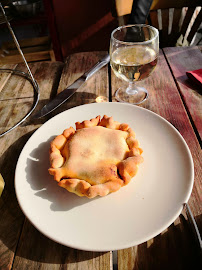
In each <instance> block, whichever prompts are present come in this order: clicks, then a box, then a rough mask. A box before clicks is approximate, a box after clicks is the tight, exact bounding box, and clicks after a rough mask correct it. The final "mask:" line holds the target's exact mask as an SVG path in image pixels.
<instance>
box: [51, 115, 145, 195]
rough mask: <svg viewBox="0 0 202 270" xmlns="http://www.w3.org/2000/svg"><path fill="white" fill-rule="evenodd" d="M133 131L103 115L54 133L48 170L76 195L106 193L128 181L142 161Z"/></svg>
mask: <svg viewBox="0 0 202 270" xmlns="http://www.w3.org/2000/svg"><path fill="white" fill-rule="evenodd" d="M141 153H142V149H141V148H139V142H138V141H137V140H136V139H135V133H134V131H133V130H132V129H130V128H129V126H128V125H127V124H120V123H119V122H116V121H114V120H113V118H112V117H107V116H106V115H105V116H104V117H103V118H102V120H100V116H97V117H96V118H94V119H91V120H85V121H83V122H82V123H80V122H77V123H76V130H74V129H73V128H72V127H70V128H69V129H66V130H64V132H63V134H62V135H59V136H57V137H56V138H55V139H54V140H53V141H52V142H51V147H50V163H51V168H50V169H49V173H50V174H52V175H54V179H55V180H56V181H58V184H59V185H60V186H61V187H64V188H65V189H67V190H68V191H70V192H73V193H75V194H77V195H79V196H87V197H89V198H93V197H95V196H97V195H100V196H105V195H107V194H108V193H110V192H114V191H117V190H118V189H119V188H120V187H121V186H123V185H126V184H128V182H129V181H130V180H131V178H132V177H133V176H134V175H135V174H136V172H137V168H138V164H139V163H141V162H142V161H143V158H142V156H141Z"/></svg>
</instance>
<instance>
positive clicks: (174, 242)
mask: <svg viewBox="0 0 202 270" xmlns="http://www.w3.org/2000/svg"><path fill="white" fill-rule="evenodd" d="M179 220H180V223H179V224H178V225H174V223H172V224H171V225H170V226H169V227H168V229H167V230H165V231H164V232H163V233H161V234H160V235H158V236H156V237H155V238H154V239H152V240H151V241H148V242H145V243H143V244H141V245H139V246H137V247H136V251H135V252H136V254H137V255H136V260H135V261H131V262H130V264H131V265H133V267H131V268H130V269H131V270H132V269H133V270H135V269H151V270H153V269H155V270H161V269H164V270H170V269H183V270H186V269H187V270H188V269H189V270H190V269H201V267H200V265H201V266H202V258H201V250H200V247H199V244H198V242H197V240H196V238H195V235H194V233H193V231H192V230H191V226H190V224H189V223H188V221H187V220H186V219H185V217H184V216H183V215H182V214H181V215H180V216H179ZM195 220H196V222H197V223H198V224H200V220H201V216H198V217H196V218H195ZM182 229H183V233H182ZM199 229H200V228H199ZM182 234H183V235H182ZM134 249H135V248H134Z"/></svg>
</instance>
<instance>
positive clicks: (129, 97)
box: [110, 24, 159, 104]
mask: <svg viewBox="0 0 202 270" xmlns="http://www.w3.org/2000/svg"><path fill="white" fill-rule="evenodd" d="M158 52H159V33H158V30H157V29H156V28H154V27H152V26H150V25H145V24H135V25H125V26H120V27H118V28H116V29H115V30H114V31H113V32H112V34H111V40H110V65H111V68H112V70H113V71H114V73H115V75H116V76H117V77H118V78H120V79H123V80H124V81H126V82H128V83H129V85H128V86H127V87H125V86H122V87H120V88H119V89H118V90H117V91H116V93H115V97H116V99H117V100H118V101H121V102H127V103H132V104H140V103H142V102H143V101H145V100H146V99H147V98H148V91H147V90H146V89H145V88H144V87H140V86H137V85H136V81H141V80H143V79H145V78H147V77H148V76H149V75H150V73H151V72H152V71H153V70H154V68H155V66H156V64H157V58H158Z"/></svg>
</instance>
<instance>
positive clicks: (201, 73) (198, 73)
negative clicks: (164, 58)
mask: <svg viewBox="0 0 202 270" xmlns="http://www.w3.org/2000/svg"><path fill="white" fill-rule="evenodd" d="M186 74H187V77H188V78H189V79H191V80H192V81H193V82H195V83H197V84H198V85H199V86H202V69H197V70H193V71H187V72H186Z"/></svg>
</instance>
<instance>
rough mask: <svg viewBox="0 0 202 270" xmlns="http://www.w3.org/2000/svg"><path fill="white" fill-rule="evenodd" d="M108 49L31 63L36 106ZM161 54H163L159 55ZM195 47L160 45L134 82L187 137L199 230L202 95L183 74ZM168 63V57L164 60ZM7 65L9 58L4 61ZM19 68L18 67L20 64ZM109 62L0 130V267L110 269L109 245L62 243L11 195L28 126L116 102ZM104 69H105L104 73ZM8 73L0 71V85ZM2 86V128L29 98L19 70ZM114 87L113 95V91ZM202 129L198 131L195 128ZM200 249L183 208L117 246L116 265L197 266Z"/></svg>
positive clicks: (194, 58) (130, 268)
mask: <svg viewBox="0 0 202 270" xmlns="http://www.w3.org/2000/svg"><path fill="white" fill-rule="evenodd" d="M105 54H106V52H93V53H92V52H91V53H77V54H73V55H71V56H69V57H68V58H67V60H66V63H65V65H63V64H62V63H59V62H55V63H50V62H49V63H48V62H40V63H35V64H31V65H30V66H31V70H32V72H33V74H34V77H35V78H36V79H37V82H38V83H39V86H40V91H41V96H40V102H39V104H38V106H37V108H36V111H38V110H39V109H41V107H42V106H43V105H45V104H46V103H47V102H48V100H49V99H50V98H52V97H54V96H55V95H56V94H57V93H59V92H61V91H62V90H63V89H64V88H66V87H67V86H68V85H69V84H71V83H72V82H73V81H74V80H75V79H77V78H78V77H79V76H81V75H82V74H83V73H84V72H85V71H87V70H88V69H89V68H90V67H92V66H93V65H94V64H95V63H96V62H97V61H98V59H100V58H102V57H103V56H104V55H105ZM165 57H166V58H165ZM200 59H201V58H200V56H199V54H198V51H197V48H166V49H164V50H163V52H162V51H160V54H159V61H158V64H157V67H156V69H155V70H154V72H153V73H152V75H151V76H150V77H149V78H148V79H146V80H144V81H142V82H139V83H138V84H140V85H142V86H145V87H146V88H147V89H148V91H149V99H148V100H147V101H146V102H144V103H143V104H142V105H141V107H144V108H146V109H148V110H151V111H153V112H155V113H157V114H159V115H161V116H162V117H164V118H165V119H167V120H168V121H169V122H170V123H171V124H173V125H174V126H175V127H176V128H177V129H178V131H179V132H180V133H181V134H182V136H183V137H184V139H185V141H186V142H187V144H188V146H189V148H190V150H191V153H192V156H193V160H194V166H195V182H194V188H193V191H192V194H191V197H190V200H189V205H190V208H191V210H192V212H193V214H194V217H195V219H196V222H197V225H198V227H199V230H200V231H201V229H202V219H201V212H202V209H201V201H200V196H201V167H202V166H201V160H202V158H201V148H200V145H199V141H200V140H199V139H200V136H201V131H200V130H201V129H200V127H201V126H200V125H199V121H198V119H199V120H200V117H201V112H200V111H199V110H198V109H199V106H200V103H201V97H200V95H199V92H198V90H197V89H196V87H195V86H194V85H193V84H192V83H190V82H189V83H188V82H187V78H185V72H186V69H189V70H190V69H191V68H192V67H193V68H194V69H197V67H198V68H200V67H199V62H200V63H201V60H200ZM168 64H169V65H168ZM7 67H8V66H7ZM17 68H19V69H21V70H24V71H25V68H24V66H23V65H21V64H20V65H18V66H17ZM108 69H109V66H108V67H107V66H106V67H104V68H102V69H101V70H100V71H99V72H98V73H96V74H95V75H94V76H93V77H92V78H91V79H89V81H88V82H87V83H86V84H85V85H83V86H82V88H80V89H79V90H78V91H77V92H76V93H75V94H74V95H73V96H72V97H71V98H70V99H69V100H68V101H67V102H66V103H65V104H63V105H62V106H60V107H59V108H58V109H57V110H55V111H54V112H53V113H52V114H50V115H48V116H46V117H44V118H42V119H38V120H33V119H32V117H30V118H29V119H27V121H26V122H24V123H23V124H22V125H20V126H19V127H18V128H16V129H15V130H14V131H13V132H10V133H9V134H7V135H6V136H4V137H2V138H0V157H1V158H0V172H1V174H2V175H3V177H4V180H5V183H6V186H5V189H4V191H3V193H2V196H1V198H0V269H1V270H5V269H6V270H7V269H8V270H10V269H15V270H16V269H17V270H23V269H24V270H27V269H31V270H32V269H33V270H35V269H42V270H49V269H51V270H52V269H54V270H57V269H58V270H59V269H69V270H73V269H80V270H86V269H89V270H94V269H95V270H108V269H110V270H111V269H112V260H111V253H110V252H105V253H104V252H85V251H79V250H76V249H72V248H69V247H64V246H62V245H60V244H58V243H55V242H53V241H52V240H50V239H48V238H47V237H45V236H44V235H42V234H41V233H40V232H39V231H38V230H37V229H35V228H34V227H33V225H32V224H31V223H30V222H29V221H28V220H27V219H26V218H24V215H23V213H22V211H21V209H20V208H19V206H18V202H17V200H16V196H15V190H14V174H15V167H16V163H17V160H18V157H19V154H20V152H21V150H22V148H23V147H24V145H25V143H26V141H27V140H28V139H29V138H30V136H31V135H32V134H33V132H34V131H35V130H36V129H37V128H38V127H40V126H41V125H42V124H43V123H44V122H45V121H46V120H48V119H49V118H51V117H52V116H54V115H56V114H58V113H59V112H62V111H64V110H66V109H70V108H72V107H75V106H78V105H82V104H87V103H91V102H96V98H97V97H99V96H103V97H104V98H105V100H111V99H112V101H113V102H116V99H115V97H114V93H115V91H116V89H117V88H118V87H119V86H120V85H122V81H121V80H119V79H117V78H116V77H115V75H114V74H113V72H111V73H109V72H108ZM108 74H110V77H109V76H108ZM6 76H7V75H5V74H0V85H2V84H3V82H4V81H5V79H6V78H7V77H6ZM5 86H6V87H3V88H2V91H1V93H0V119H1V121H0V128H1V129H3V128H8V127H10V126H11V125H12V124H13V123H14V122H15V121H17V120H18V119H19V118H20V117H23V115H24V114H25V113H26V111H27V110H29V108H30V106H31V104H32V102H33V91H32V87H31V86H30V85H29V83H28V82H23V81H22V80H21V79H19V78H14V77H13V76H11V78H10V79H9V80H8V84H7V83H6V84H5ZM111 94H112V96H111ZM197 130H198V131H200V132H199V133H198V134H200V136H198V135H197V134H196V132H197ZM199 259H200V253H199V249H198V246H197V244H196V241H195V238H194V235H193V233H192V231H191V226H190V225H189V223H188V222H187V216H186V213H185V211H182V213H181V215H180V216H179V217H178V218H177V219H176V220H175V221H174V222H173V224H171V225H170V226H169V227H168V228H167V229H166V230H165V231H163V232H162V233H161V234H159V235H157V236H156V237H154V238H153V239H150V240H149V241H147V242H145V243H143V244H141V245H138V246H135V247H132V248H128V249H124V250H120V251H118V261H117V262H118V265H117V267H118V269H119V270H136V269H144V270H145V269H146V270H147V269H152V270H153V269H183V270H184V269H197V266H198V262H199Z"/></svg>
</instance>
